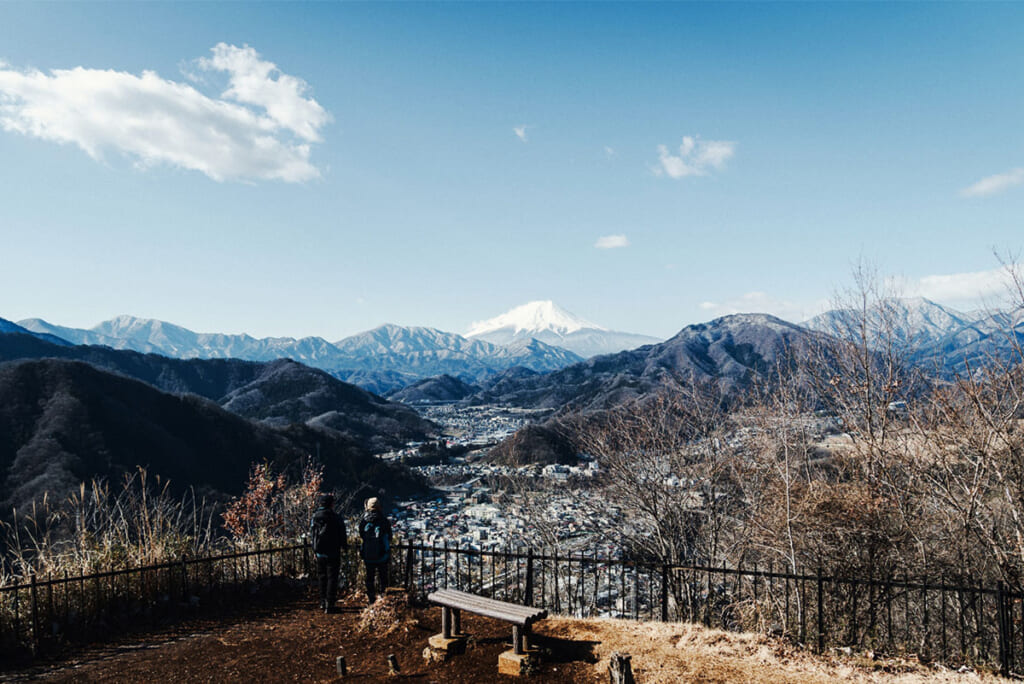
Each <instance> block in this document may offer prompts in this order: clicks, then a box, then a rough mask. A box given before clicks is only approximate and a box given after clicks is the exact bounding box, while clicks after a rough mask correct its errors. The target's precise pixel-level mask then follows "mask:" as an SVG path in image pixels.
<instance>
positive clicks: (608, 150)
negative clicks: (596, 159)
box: [604, 145, 615, 159]
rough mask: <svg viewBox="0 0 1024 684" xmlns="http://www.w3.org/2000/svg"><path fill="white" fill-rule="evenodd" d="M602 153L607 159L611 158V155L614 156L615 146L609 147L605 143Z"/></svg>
mask: <svg viewBox="0 0 1024 684" xmlns="http://www.w3.org/2000/svg"><path fill="white" fill-rule="evenodd" d="M604 155H605V156H606V157H608V158H609V159H611V158H612V157H614V156H615V148H613V147H609V146H608V145H605V146H604Z"/></svg>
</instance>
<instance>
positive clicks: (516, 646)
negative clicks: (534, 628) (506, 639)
mask: <svg viewBox="0 0 1024 684" xmlns="http://www.w3.org/2000/svg"><path fill="white" fill-rule="evenodd" d="M512 652H513V653H515V654H516V655H522V653H523V634H522V630H521V629H520V628H519V625H512Z"/></svg>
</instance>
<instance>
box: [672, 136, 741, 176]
mask: <svg viewBox="0 0 1024 684" xmlns="http://www.w3.org/2000/svg"><path fill="white" fill-rule="evenodd" d="M735 153H736V143H735V142H730V141H726V140H701V139H700V138H699V137H693V136H685V137H684V138H683V142H682V144H681V145H680V146H679V153H678V154H672V153H671V152H670V151H669V149H668V147H667V146H665V145H658V166H655V167H654V173H655V174H656V175H659V176H661V175H667V176H668V177H669V178H686V177H688V176H706V175H708V173H710V172H711V171H721V170H722V169H723V168H725V163H726V162H727V161H729V159H731V158H732V156H733V155H734V154H735Z"/></svg>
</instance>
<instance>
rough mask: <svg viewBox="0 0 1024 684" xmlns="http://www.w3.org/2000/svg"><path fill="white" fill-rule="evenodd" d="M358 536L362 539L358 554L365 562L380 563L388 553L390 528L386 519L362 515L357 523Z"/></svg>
mask: <svg viewBox="0 0 1024 684" xmlns="http://www.w3.org/2000/svg"><path fill="white" fill-rule="evenodd" d="M359 536H360V537H361V538H362V540H363V544H362V548H361V549H360V552H361V553H360V555H361V556H362V558H363V560H364V561H366V562H367V563H382V562H384V561H386V560H388V557H389V555H390V550H391V549H390V546H391V544H390V539H389V537H390V536H391V530H390V529H389V525H388V522H387V520H386V519H381V518H379V517H377V516H374V517H370V518H367V517H364V518H363V519H362V520H361V521H360V523H359Z"/></svg>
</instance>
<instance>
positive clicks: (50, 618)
mask: <svg viewBox="0 0 1024 684" xmlns="http://www.w3.org/2000/svg"><path fill="white" fill-rule="evenodd" d="M310 563H311V560H310V554H309V547H308V546H305V545H289V546H267V547H257V548H255V549H252V550H247V551H239V552H234V553H222V554H217V555H214V554H210V555H205V556H198V557H193V558H183V559H180V560H175V561H171V562H165V563H157V564H154V565H145V566H136V567H124V568H111V569H108V570H105V571H102V572H95V573H90V574H82V573H80V574H78V575H69V574H68V573H63V574H62V575H60V576H53V575H42V576H39V575H32V576H31V577H30V578H28V579H27V580H23V581H21V582H19V583H16V584H10V585H7V586H2V587H0V655H3V656H4V658H3V660H4V662H6V663H10V664H14V663H17V662H23V661H25V660H28V659H30V658H32V657H34V656H36V655H39V654H41V653H45V652H48V651H53V650H57V649H59V648H60V647H61V646H63V645H66V644H69V643H76V642H85V641H91V640H95V639H97V638H102V637H103V636H105V635H107V634H111V633H117V632H120V631H124V630H128V629H132V628H137V627H138V626H140V625H141V626H145V625H151V624H154V623H159V622H161V621H164V620H167V619H173V618H175V617H178V616H181V615H182V614H190V613H193V612H195V610H196V609H197V608H199V607H200V606H201V605H202V606H205V605H207V604H219V603H221V602H224V601H228V600H233V601H237V599H238V596H239V595H241V594H245V593H248V592H249V590H250V589H251V588H252V586H253V585H254V584H255V583H258V582H261V581H263V580H266V579H269V578H275V577H282V576H290V577H296V576H298V575H301V574H308V573H309V570H310V567H311V566H310Z"/></svg>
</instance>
